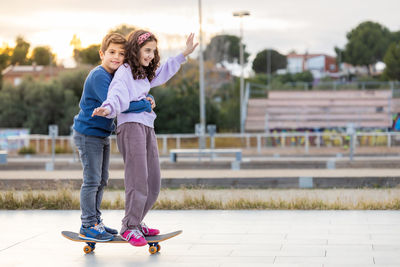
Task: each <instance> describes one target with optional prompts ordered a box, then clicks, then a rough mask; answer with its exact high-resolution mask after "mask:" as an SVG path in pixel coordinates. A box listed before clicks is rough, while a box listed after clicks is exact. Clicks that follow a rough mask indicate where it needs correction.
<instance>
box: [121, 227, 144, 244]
mask: <svg viewBox="0 0 400 267" xmlns="http://www.w3.org/2000/svg"><path fill="white" fill-rule="evenodd" d="M121 236H122V238H123V239H125V240H126V241H128V242H129V244H131V245H132V246H135V247H142V246H145V245H147V241H146V239H145V238H144V237H143V234H142V232H140V231H139V230H138V229H132V230H126V231H125V232H124V233H123V234H122V235H121Z"/></svg>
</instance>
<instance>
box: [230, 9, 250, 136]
mask: <svg viewBox="0 0 400 267" xmlns="http://www.w3.org/2000/svg"><path fill="white" fill-rule="evenodd" d="M233 16H234V17H239V18H240V58H239V61H240V66H241V74H240V99H239V101H240V133H243V132H244V123H243V89H244V77H243V76H244V56H243V20H242V18H243V17H245V16H250V12H248V11H238V12H233Z"/></svg>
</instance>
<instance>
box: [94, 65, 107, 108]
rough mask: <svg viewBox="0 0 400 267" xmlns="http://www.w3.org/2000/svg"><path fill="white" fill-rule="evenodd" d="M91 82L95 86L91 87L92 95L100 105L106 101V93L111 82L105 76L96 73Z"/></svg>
mask: <svg viewBox="0 0 400 267" xmlns="http://www.w3.org/2000/svg"><path fill="white" fill-rule="evenodd" d="M93 80H94V83H95V86H93V88H94V90H93V94H94V96H95V98H96V100H98V101H99V102H100V103H103V102H104V100H106V99H107V92H108V87H109V86H110V82H111V80H109V78H108V77H107V76H105V74H102V73H99V72H98V73H96V74H95V75H94V76H93Z"/></svg>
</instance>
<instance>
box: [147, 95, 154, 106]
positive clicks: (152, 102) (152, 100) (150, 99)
mask: <svg viewBox="0 0 400 267" xmlns="http://www.w3.org/2000/svg"><path fill="white" fill-rule="evenodd" d="M146 100H148V101H149V102H150V104H151V109H154V108H155V107H156V101H155V100H154V99H153V98H152V97H150V96H148V97H146Z"/></svg>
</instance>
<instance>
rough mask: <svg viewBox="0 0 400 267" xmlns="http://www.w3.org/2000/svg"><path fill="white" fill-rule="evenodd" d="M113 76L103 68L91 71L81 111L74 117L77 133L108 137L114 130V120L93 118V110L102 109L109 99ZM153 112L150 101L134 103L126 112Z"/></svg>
mask: <svg viewBox="0 0 400 267" xmlns="http://www.w3.org/2000/svg"><path fill="white" fill-rule="evenodd" d="M112 78H113V74H111V73H108V72H107V71H106V70H105V69H104V68H103V67H102V66H97V67H96V68H94V69H93V70H91V71H90V73H89V75H88V76H87V77H86V80H85V84H84V86H83V93H82V97H81V101H80V102H79V107H80V111H79V113H78V114H77V115H76V116H75V117H74V125H73V128H74V130H75V131H77V132H79V133H81V134H85V135H91V136H99V137H107V136H109V135H110V134H111V133H112V132H113V131H114V130H115V125H114V119H107V118H105V117H100V116H94V117H92V113H93V110H94V109H95V108H97V107H100V106H101V104H102V103H103V102H104V100H106V99H107V93H108V87H109V86H110V83H111V80H112ZM144 111H146V112H151V104H150V102H149V101H148V100H146V99H143V100H140V101H133V102H131V103H130V105H129V109H128V110H126V111H124V112H135V113H140V112H144Z"/></svg>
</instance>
